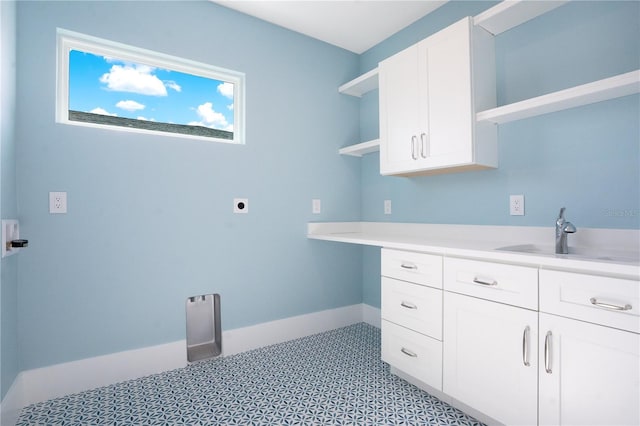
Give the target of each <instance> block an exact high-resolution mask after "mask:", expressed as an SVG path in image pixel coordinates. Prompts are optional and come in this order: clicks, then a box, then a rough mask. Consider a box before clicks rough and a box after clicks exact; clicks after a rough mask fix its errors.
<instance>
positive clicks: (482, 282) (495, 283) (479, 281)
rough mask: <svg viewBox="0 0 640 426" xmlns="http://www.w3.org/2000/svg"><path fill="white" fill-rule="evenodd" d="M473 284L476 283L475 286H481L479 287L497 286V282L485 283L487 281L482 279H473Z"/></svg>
mask: <svg viewBox="0 0 640 426" xmlns="http://www.w3.org/2000/svg"><path fill="white" fill-rule="evenodd" d="M473 282H474V283H476V284H481V285H486V286H494V285H498V281H496V280H493V281H487V280H483V279H481V278H478V277H475V278H473Z"/></svg>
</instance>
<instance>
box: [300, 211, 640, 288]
mask: <svg viewBox="0 0 640 426" xmlns="http://www.w3.org/2000/svg"><path fill="white" fill-rule="evenodd" d="M307 237H308V238H310V239H316V240H324V241H335V242H341V243H350V244H361V245H369V246H379V247H387V248H395V249H400V250H410V251H417V252H426V253H434V254H440V255H444V256H455V257H465V258H473V259H483V260H491V261H497V262H505V263H513V264H521V265H528V266H536V267H539V268H543V269H557V270H564V271H574V272H585V273H592V274H602V275H607V276H616V277H620V278H627V279H634V280H640V254H639V252H638V250H639V248H640V231H638V230H621V229H593V228H588V229H587V228H582V229H579V230H578V232H577V233H576V234H572V235H570V236H569V250H570V252H571V251H572V250H575V251H576V252H578V253H580V252H587V253H597V257H610V258H611V259H599V258H594V257H592V256H581V255H578V254H569V255H556V254H553V248H554V247H553V245H554V238H555V237H554V229H553V228H551V227H549V228H545V227H515V226H487V225H433V224H416V223H387V222H312V223H309V224H308V226H307ZM517 245H533V246H535V247H541V248H543V249H544V253H528V252H514V251H506V250H497V249H498V248H502V247H509V246H517ZM547 253H549V254H547Z"/></svg>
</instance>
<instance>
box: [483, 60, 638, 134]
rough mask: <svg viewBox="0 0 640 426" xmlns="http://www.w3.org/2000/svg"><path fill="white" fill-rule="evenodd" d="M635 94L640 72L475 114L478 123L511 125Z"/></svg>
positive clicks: (632, 72)
mask: <svg viewBox="0 0 640 426" xmlns="http://www.w3.org/2000/svg"><path fill="white" fill-rule="evenodd" d="M634 93H640V70H636V71H631V72H628V73H625V74H620V75H617V76H615V77H609V78H605V79H603V80H598V81H594V82H592V83H587V84H583V85H581V86H576V87H572V88H570V89H565V90H560V91H558V92H554V93H549V94H547V95H542V96H538V97H536V98H531V99H527V100H524V101H521V102H516V103H513V104H509V105H504V106H501V107H498V108H493V109H489V110H486V111H482V112H479V113H477V114H476V119H477V121H489V122H492V123H496V124H501V123H508V122H510V121H515V120H521V119H523V118H529V117H535V116H536V115H542V114H547V113H549V112H555V111H561V110H564V109H569V108H574V107H578V106H582V105H588V104H592V103H596V102H601V101H606V100H609V99H614V98H619V97H622V96H627V95H633V94H634Z"/></svg>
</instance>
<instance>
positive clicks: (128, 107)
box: [116, 100, 145, 112]
mask: <svg viewBox="0 0 640 426" xmlns="http://www.w3.org/2000/svg"><path fill="white" fill-rule="evenodd" d="M116 106H117V107H118V108H120V109H123V110H125V111H129V112H133V111H138V110H141V109H144V108H145V106H144V105H142V104H141V103H138V102H136V101H131V100H129V101H120V102H118V103H117V104H116Z"/></svg>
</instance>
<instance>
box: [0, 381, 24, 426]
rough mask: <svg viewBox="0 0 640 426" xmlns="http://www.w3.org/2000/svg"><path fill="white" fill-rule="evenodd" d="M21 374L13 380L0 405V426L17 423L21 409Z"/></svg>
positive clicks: (10, 425) (11, 425) (9, 425)
mask: <svg viewBox="0 0 640 426" xmlns="http://www.w3.org/2000/svg"><path fill="white" fill-rule="evenodd" d="M21 374H22V373H19V374H18V376H17V377H16V378H15V380H14V381H13V384H12V385H11V387H10V388H9V390H8V391H7V394H6V395H5V396H4V399H3V400H2V403H0V425H2V426H13V425H15V424H16V423H17V422H18V416H19V415H20V410H22V407H23V404H22V395H23V392H22V380H20V375H21Z"/></svg>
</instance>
